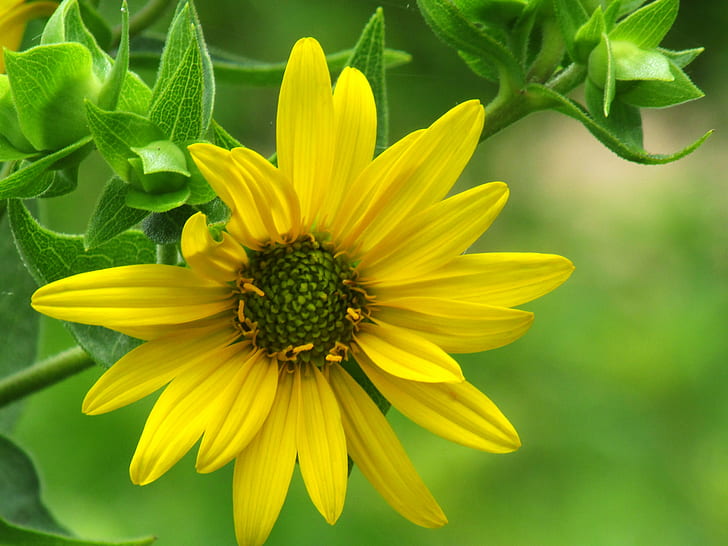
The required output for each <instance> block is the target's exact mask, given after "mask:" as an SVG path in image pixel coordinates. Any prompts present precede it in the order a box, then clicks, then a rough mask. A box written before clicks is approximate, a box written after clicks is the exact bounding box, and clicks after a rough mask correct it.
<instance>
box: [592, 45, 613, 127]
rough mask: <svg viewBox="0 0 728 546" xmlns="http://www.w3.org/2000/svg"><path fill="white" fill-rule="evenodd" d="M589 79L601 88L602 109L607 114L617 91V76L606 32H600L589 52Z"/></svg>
mask: <svg viewBox="0 0 728 546" xmlns="http://www.w3.org/2000/svg"><path fill="white" fill-rule="evenodd" d="M589 79H590V80H591V82H592V83H594V84H595V85H596V86H597V87H598V88H599V89H602V111H603V112H604V115H605V116H609V108H610V107H611V105H612V101H613V100H614V95H615V94H616V92H617V78H616V67H615V62H614V55H613V54H612V43H611V41H610V40H609V36H607V35H606V34H602V40H601V42H599V45H598V46H597V47H595V48H594V49H593V50H592V52H591V53H590V54H589Z"/></svg>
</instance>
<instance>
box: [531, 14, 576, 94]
mask: <svg viewBox="0 0 728 546" xmlns="http://www.w3.org/2000/svg"><path fill="white" fill-rule="evenodd" d="M565 49H566V48H565V46H564V38H563V36H562V35H561V27H560V26H559V23H558V21H557V20H556V19H546V21H545V22H544V24H543V39H542V40H541V50H540V51H539V52H538V55H537V56H536V59H535V60H534V61H533V64H532V65H531V69H530V70H529V71H528V76H527V77H526V79H527V80H528V81H529V82H538V83H543V82H545V81H546V79H547V78H549V77H550V76H551V75H552V74H553V73H554V71H555V70H556V69H557V67H558V66H559V64H560V63H561V61H562V59H563V58H564V51H565Z"/></svg>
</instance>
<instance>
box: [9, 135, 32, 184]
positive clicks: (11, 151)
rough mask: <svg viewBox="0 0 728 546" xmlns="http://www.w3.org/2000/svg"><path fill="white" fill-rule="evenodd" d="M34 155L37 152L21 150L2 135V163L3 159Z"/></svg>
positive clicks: (15, 159) (16, 158) (11, 159)
mask: <svg viewBox="0 0 728 546" xmlns="http://www.w3.org/2000/svg"><path fill="white" fill-rule="evenodd" d="M34 155H37V152H21V151H20V150H18V149H17V148H16V147H15V146H13V145H12V144H10V142H8V140H7V139H6V138H5V137H3V136H0V163H2V162H3V161H17V160H19V159H27V158H29V157H33V156H34ZM0 187H2V180H0Z"/></svg>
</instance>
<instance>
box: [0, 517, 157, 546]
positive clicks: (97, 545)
mask: <svg viewBox="0 0 728 546" xmlns="http://www.w3.org/2000/svg"><path fill="white" fill-rule="evenodd" d="M0 537H2V540H3V542H2V544H3V545H8V546H23V545H27V546H149V545H150V544H152V543H153V542H154V541H155V540H156V538H154V537H149V538H142V539H138V540H130V541H124V542H98V541H96V540H81V539H75V538H68V537H62V536H59V535H55V534H49V533H44V532H42V531H36V530H34V529H26V528H24V527H19V526H17V525H13V524H11V523H8V522H7V521H5V520H4V519H2V518H0Z"/></svg>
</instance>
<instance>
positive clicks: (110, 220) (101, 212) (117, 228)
mask: <svg viewBox="0 0 728 546" xmlns="http://www.w3.org/2000/svg"><path fill="white" fill-rule="evenodd" d="M129 188H130V187H129V185H128V184H126V183H125V182H124V181H122V180H121V179H120V178H119V177H116V176H114V177H112V178H111V180H109V182H108V183H107V184H106V187H105V188H104V191H103V193H102V194H101V197H99V202H98V203H97V204H96V208H95V209H94V212H93V214H92V215H91V219H90V220H89V223H88V228H87V230H86V234H85V235H84V240H83V241H84V247H85V248H86V250H88V249H91V248H95V247H97V246H99V245H101V244H103V243H105V242H106V241H108V240H109V239H111V238H112V237H115V236H116V235H119V234H120V233H122V232H124V231H126V230H127V229H129V228H131V227H133V226H135V225H136V224H138V223H139V222H141V221H142V220H143V219H144V218H146V216H147V215H148V214H149V213H148V212H147V211H145V210H140V209H134V208H131V207H128V206H126V194H127V193H128V191H129Z"/></svg>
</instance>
